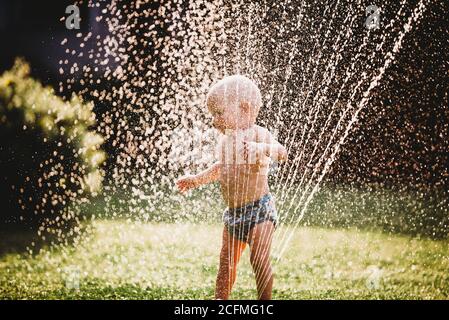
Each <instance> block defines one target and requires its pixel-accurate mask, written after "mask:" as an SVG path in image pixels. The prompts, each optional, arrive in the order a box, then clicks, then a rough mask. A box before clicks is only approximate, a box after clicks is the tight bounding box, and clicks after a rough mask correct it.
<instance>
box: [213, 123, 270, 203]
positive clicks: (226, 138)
mask: <svg viewBox="0 0 449 320" xmlns="http://www.w3.org/2000/svg"><path fill="white" fill-rule="evenodd" d="M266 132H267V131H266V129H263V128H261V127H259V126H253V127H251V128H249V129H246V130H238V131H234V132H233V133H231V134H228V135H223V136H222V137H221V139H220V142H219V144H218V152H219V159H220V163H221V176H220V184H221V191H222V194H223V198H224V200H225V202H226V203H227V205H228V206H229V207H230V208H235V207H241V206H243V205H245V204H247V203H250V202H254V201H256V200H258V199H260V198H261V197H263V196H264V195H265V194H267V193H268V192H269V187H268V167H269V164H270V158H268V157H266V156H262V157H257V158H256V157H254V156H251V154H250V155H249V156H248V154H247V153H245V151H244V147H243V144H244V141H245V142H257V143H260V142H266V134H265V133H266Z"/></svg>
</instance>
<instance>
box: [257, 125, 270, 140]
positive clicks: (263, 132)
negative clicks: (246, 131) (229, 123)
mask: <svg viewBox="0 0 449 320" xmlns="http://www.w3.org/2000/svg"><path fill="white" fill-rule="evenodd" d="M254 129H255V132H256V136H257V140H258V141H260V142H265V141H269V140H270V139H271V132H270V130H268V129H267V128H264V127H261V126H259V125H254Z"/></svg>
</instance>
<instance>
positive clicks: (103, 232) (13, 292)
mask: <svg viewBox="0 0 449 320" xmlns="http://www.w3.org/2000/svg"><path fill="white" fill-rule="evenodd" d="M92 227H93V231H92V233H91V234H90V235H89V236H88V237H87V236H86V237H84V238H83V240H82V242H81V243H80V244H78V245H76V246H72V247H65V248H58V249H51V250H49V249H46V250H42V251H41V252H40V253H39V254H37V255H34V256H32V257H31V256H30V255H28V254H9V255H6V256H3V257H1V258H0V298H2V299H10V298H25V299H37V298H39V299H42V298H43V299H47V298H50V299H53V298H63V299H76V298H88V299H89V298H96V299H111V298H114V299H174V298H177V299H211V298H213V291H214V284H215V276H216V272H217V266H218V253H219V249H220V240H221V239H220V236H221V231H222V229H221V228H222V227H221V226H220V225H211V224H185V223H182V224H162V223H161V224H141V223H129V222H124V221H96V222H94V223H93V225H92ZM282 231H283V230H282V229H278V230H277V231H276V232H282ZM448 245H449V241H447V240H446V241H434V240H429V239H417V238H410V237H406V236H397V235H386V234H383V233H376V232H365V231H364V232H361V231H357V230H343V229H340V230H335V229H332V230H331V229H321V228H299V229H297V230H296V232H295V234H294V237H293V239H292V241H291V242H290V245H289V246H288V249H287V250H286V252H285V254H284V255H283V256H282V259H281V260H280V262H279V263H278V264H276V266H275V274H276V278H275V286H274V294H273V295H274V298H276V299H311V298H312V299H314V298H315V299H346V298H349V299H379V298H380V299H406V298H407V299H436V298H439V299H447V298H448V297H449V273H448V270H449V249H448V248H449V246H448ZM70 275H72V277H73V275H75V278H79V290H76V289H70V288H67V283H68V282H67V281H68V279H70ZM255 296H256V294H255V283H254V278H253V275H252V271H251V266H250V264H249V257H248V252H245V254H244V256H243V258H242V263H241V265H240V268H239V276H238V279H237V283H236V287H235V291H234V294H233V298H236V299H242V298H249V299H252V298H255Z"/></svg>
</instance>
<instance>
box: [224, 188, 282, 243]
mask: <svg viewBox="0 0 449 320" xmlns="http://www.w3.org/2000/svg"><path fill="white" fill-rule="evenodd" d="M265 221H272V222H273V224H274V226H275V227H276V222H277V213H276V207H275V205H274V198H273V196H272V195H271V194H266V195H264V196H263V197H262V198H260V199H259V200H256V201H254V202H251V203H248V204H246V205H244V206H242V207H239V208H232V209H230V208H228V209H226V210H225V212H224V213H223V222H224V224H225V226H226V227H227V229H228V232H229V233H230V234H231V235H232V236H233V237H234V238H237V239H239V240H240V241H244V242H246V243H248V242H249V239H248V238H249V232H250V230H251V229H252V228H253V227H254V226H255V225H256V224H259V223H262V222H265Z"/></svg>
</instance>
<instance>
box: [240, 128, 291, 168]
mask: <svg viewBox="0 0 449 320" xmlns="http://www.w3.org/2000/svg"><path fill="white" fill-rule="evenodd" d="M259 130H260V131H259V133H258V135H259V137H260V139H258V141H257V142H247V143H246V145H247V152H248V154H249V155H251V156H253V155H255V157H256V159H261V158H262V156H266V157H269V158H271V159H272V160H274V161H286V160H287V158H288V154H287V149H286V148H285V147H284V146H283V145H282V144H280V143H279V142H278V141H277V140H276V139H275V138H274V137H273V135H272V134H271V133H270V132H269V131H268V130H267V129H263V128H261V129H259Z"/></svg>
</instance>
